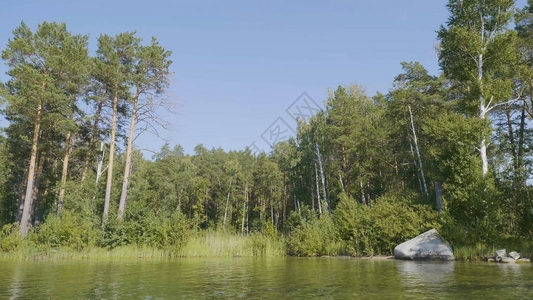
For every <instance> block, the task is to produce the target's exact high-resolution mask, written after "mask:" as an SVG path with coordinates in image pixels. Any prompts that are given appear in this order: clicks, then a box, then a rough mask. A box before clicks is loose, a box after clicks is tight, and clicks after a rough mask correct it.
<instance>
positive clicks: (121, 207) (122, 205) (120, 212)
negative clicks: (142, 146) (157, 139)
mask: <svg viewBox="0 0 533 300" xmlns="http://www.w3.org/2000/svg"><path fill="white" fill-rule="evenodd" d="M138 102H139V93H137V95H136V97H135V101H134V102H133V112H132V114H131V123H130V135H129V137H128V147H127V149H126V165H125V166H124V180H123V181H122V193H121V194H120V202H119V205H118V219H119V220H122V217H123V216H124V211H125V210H126V198H127V195H128V185H129V180H130V168H131V155H132V151H133V139H134V138H135V124H136V123H137V105H138Z"/></svg>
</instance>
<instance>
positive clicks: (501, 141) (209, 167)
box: [0, 0, 533, 255]
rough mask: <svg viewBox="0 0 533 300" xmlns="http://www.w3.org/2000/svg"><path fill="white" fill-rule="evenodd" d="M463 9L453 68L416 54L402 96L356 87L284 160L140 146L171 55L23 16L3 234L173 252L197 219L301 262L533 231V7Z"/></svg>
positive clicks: (501, 1) (8, 97) (342, 92)
mask: <svg viewBox="0 0 533 300" xmlns="http://www.w3.org/2000/svg"><path fill="white" fill-rule="evenodd" d="M447 8H448V10H449V12H450V16H449V18H448V21H447V22H446V23H445V24H444V25H443V26H442V27H441V28H440V29H439V30H438V33H437V38H438V40H439V46H438V49H437V50H438V57H439V64H440V67H441V69H442V73H441V74H440V75H438V76H433V75H430V74H429V73H428V71H427V70H426V69H425V68H424V66H422V65H421V64H420V63H418V62H403V63H402V68H403V71H402V73H401V74H399V75H398V76H396V78H395V79H394V82H393V87H392V89H391V90H390V91H389V92H388V93H386V94H382V93H378V94H377V95H375V96H373V97H370V96H368V95H367V94H366V93H365V91H364V90H363V89H362V88H361V87H359V86H356V85H350V86H339V87H338V88H337V89H335V90H332V91H330V93H329V97H328V99H326V100H325V109H324V110H323V111H321V112H319V113H318V114H316V115H315V116H313V117H312V118H311V119H310V120H309V121H308V122H303V121H300V122H299V124H298V129H297V134H296V136H295V137H292V138H290V139H289V140H288V141H283V142H279V143H278V144H276V145H275V146H274V147H273V148H272V151H271V152H270V153H268V154H265V153H262V154H258V155H254V154H252V152H251V151H250V150H249V149H245V150H242V151H230V152H225V151H224V150H222V149H206V148H205V147H204V146H202V145H198V146H197V147H196V148H195V149H194V154H192V155H188V154H185V153H184V151H183V149H182V148H181V147H180V146H179V145H177V146H175V147H173V148H172V147H171V146H170V145H168V144H167V145H165V146H164V147H163V148H162V149H161V150H160V151H159V152H158V153H157V154H155V155H154V156H153V157H152V159H147V158H144V157H142V154H141V153H140V152H139V151H138V150H136V149H134V148H133V146H132V145H133V144H132V142H133V140H134V139H135V137H136V132H138V129H139V128H138V126H137V125H139V124H141V123H142V128H144V129H150V128H152V129H153V128H155V127H156V126H157V125H158V124H161V122H163V120H158V119H157V114H156V111H157V110H158V109H162V108H168V105H169V103H168V99H167V98H166V96H165V91H166V89H167V88H168V86H169V76H170V71H169V67H170V65H171V63H172V62H171V61H170V60H169V57H170V54H171V53H170V52H169V51H167V50H165V49H164V48H163V47H162V46H160V45H159V44H158V42H157V40H156V39H152V41H151V42H150V43H148V44H143V41H142V40H141V39H140V38H138V37H137V36H136V35H135V32H126V33H122V34H118V35H116V36H108V35H101V36H100V37H99V38H98V50H97V51H96V55H95V56H90V55H89V52H88V37H87V36H83V35H75V34H72V33H71V32H69V31H68V30H67V28H66V25H65V24H57V23H46V22H45V23H42V24H40V25H39V27H38V28H37V30H36V31H35V32H33V31H32V30H31V29H30V28H29V27H27V26H26V25H25V24H24V23H22V24H21V25H20V26H19V27H17V28H16V29H15V30H14V31H13V34H14V37H13V39H11V40H9V41H8V43H7V46H6V48H5V50H4V51H3V52H2V59H3V60H4V62H5V63H6V64H7V66H8V67H9V71H8V75H9V76H10V79H9V81H8V82H6V83H5V84H3V85H2V86H1V91H2V94H1V95H2V100H3V106H2V114H3V115H4V117H5V118H6V119H7V120H8V121H9V126H7V127H6V128H4V131H3V132H4V135H3V136H2V137H1V140H0V151H1V153H2V154H1V155H0V181H1V183H2V184H1V186H2V190H1V193H0V197H1V200H0V201H1V202H0V203H1V204H0V205H1V206H0V210H1V217H0V224H3V225H6V226H4V232H3V236H9V235H12V234H13V232H14V231H16V230H18V232H19V233H20V234H21V235H22V236H23V237H24V236H26V235H27V234H28V232H35V233H34V234H36V235H37V236H38V235H39V232H47V233H46V234H45V233H42V234H41V236H47V237H50V236H54V232H57V231H60V230H62V229H61V228H66V227H68V226H70V227H69V228H74V227H78V228H85V229H86V232H92V233H93V235H92V236H91V235H87V234H86V235H85V236H84V237H83V238H81V242H80V238H77V239H75V240H76V242H74V244H76V245H80V243H81V244H82V245H85V244H91V243H93V244H97V245H100V246H117V245H124V244H130V243H143V242H145V243H149V244H150V243H152V244H154V242H153V241H154V239H152V238H149V237H154V236H157V237H158V238H156V239H155V240H157V241H158V242H155V244H156V245H166V243H172V242H169V241H172V238H167V237H168V236H171V237H174V238H176V239H182V236H180V234H179V231H180V230H186V228H187V230H189V229H191V228H192V229H196V230H222V231H226V232H231V233H234V234H242V235H249V234H252V233H264V234H274V235H278V236H285V237H286V238H287V241H288V245H289V252H290V253H291V254H295V255H313V254H320V253H322V254H323V253H327V254H331V253H341V252H343V253H353V254H363V253H365V254H373V253H376V252H379V253H390V251H391V250H392V248H393V247H394V245H395V244H396V243H399V242H401V241H402V240H404V239H406V238H409V237H412V236H413V235H416V234H417V233H420V232H421V231H422V230H426V229H429V228H430V227H438V228H439V229H440V230H441V231H442V232H443V234H444V235H445V236H446V237H447V238H449V239H450V240H451V241H452V242H454V243H457V244H469V243H475V242H485V243H494V242H496V241H501V240H502V239H525V238H530V237H531V236H532V234H533V232H532V230H531V228H533V226H532V225H533V203H532V200H531V195H530V194H531V191H532V189H531V186H530V184H529V182H528V180H529V179H530V178H531V175H532V171H533V170H532V163H533V156H532V151H533V148H532V147H531V142H532V139H533V132H532V130H531V126H530V120H531V119H532V118H533V59H532V57H533V44H532V42H531V41H532V40H533V30H532V28H533V1H528V5H527V6H526V7H524V8H522V9H516V8H515V6H514V1H512V0H450V1H449V3H448V5H447ZM106 172H107V173H106ZM104 179H105V180H104ZM7 224H18V225H7ZM47 224H53V226H52V225H48V227H47ZM69 224H70V225H69ZM154 224H156V225H154ZM178 225H179V226H178ZM50 226H52V227H50ZM15 228H16V229H15ZM32 228H34V229H32ZM40 228H44V229H40ZM50 228H51V229H50ZM176 228H177V229H176ZM47 230H48V231H47ZM79 234H81V233H79ZM64 236H67V237H66V238H65V237H63V240H67V242H64V241H63V242H61V241H58V242H57V243H58V244H61V243H66V244H68V245H70V244H71V240H72V239H74V238H73V237H72V236H75V234H71V233H69V234H66V235H64ZM178 236H179V237H178ZM0 237H1V236H0ZM163 237H165V238H163ZM41 238H42V237H41ZM57 240H61V238H57ZM69 241H70V242H69ZM146 241H151V242H146ZM332 247H333V248H335V247H336V249H332Z"/></svg>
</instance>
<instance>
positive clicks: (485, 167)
mask: <svg viewBox="0 0 533 300" xmlns="http://www.w3.org/2000/svg"><path fill="white" fill-rule="evenodd" d="M483 25H484V24H483ZM483 30H484V29H483ZM477 71H478V78H477V79H478V84H479V90H480V94H479V118H480V119H482V120H484V119H485V117H486V114H487V107H486V106H485V99H484V97H483V54H481V53H480V54H479V55H478V61H477ZM479 153H480V154H481V172H482V174H483V177H485V175H487V173H488V172H489V160H488V157H487V139H486V138H485V137H483V138H482V139H481V142H480V145H479Z"/></svg>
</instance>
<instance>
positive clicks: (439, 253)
mask: <svg viewBox="0 0 533 300" xmlns="http://www.w3.org/2000/svg"><path fill="white" fill-rule="evenodd" d="M394 258H396V259H411V260H423V259H436V260H454V259H455V257H454V256H453V250H452V247H451V246H450V244H449V243H448V242H446V241H445V240H444V239H443V238H442V237H441V236H440V234H439V233H438V232H437V230H435V229H431V230H429V231H426V232H424V233H422V234H421V235H419V236H417V237H415V238H413V239H410V240H408V241H407V242H403V243H401V244H400V245H398V246H396V248H394Z"/></svg>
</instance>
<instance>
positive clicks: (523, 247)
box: [454, 239, 533, 261]
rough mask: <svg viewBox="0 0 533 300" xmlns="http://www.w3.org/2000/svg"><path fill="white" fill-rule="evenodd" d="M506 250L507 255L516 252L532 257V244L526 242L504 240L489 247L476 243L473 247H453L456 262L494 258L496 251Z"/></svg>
mask: <svg viewBox="0 0 533 300" xmlns="http://www.w3.org/2000/svg"><path fill="white" fill-rule="evenodd" d="M499 249H506V250H507V253H509V252H511V251H516V252H518V253H520V254H521V256H522V257H525V258H532V257H533V242H531V241H526V240H514V239H506V240H502V241H499V242H495V243H493V244H491V245H488V244H484V243H476V244H475V245H460V246H455V247H454V255H455V259H456V260H470V261H481V260H486V259H487V258H489V257H494V254H495V252H496V250H499Z"/></svg>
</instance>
